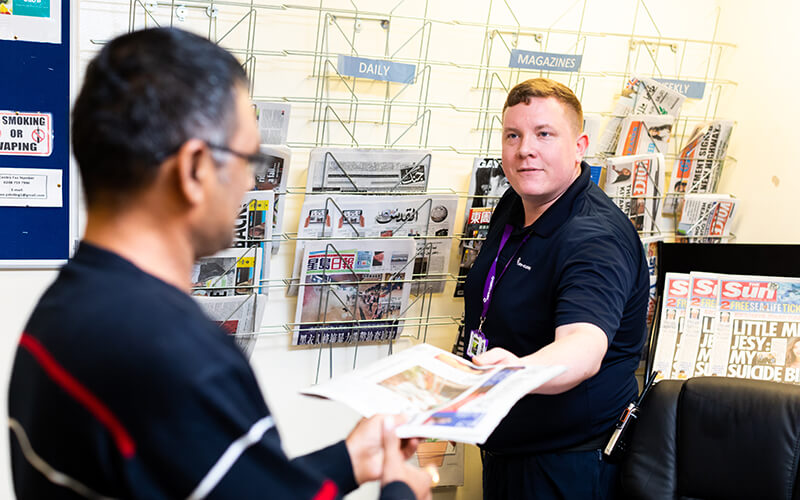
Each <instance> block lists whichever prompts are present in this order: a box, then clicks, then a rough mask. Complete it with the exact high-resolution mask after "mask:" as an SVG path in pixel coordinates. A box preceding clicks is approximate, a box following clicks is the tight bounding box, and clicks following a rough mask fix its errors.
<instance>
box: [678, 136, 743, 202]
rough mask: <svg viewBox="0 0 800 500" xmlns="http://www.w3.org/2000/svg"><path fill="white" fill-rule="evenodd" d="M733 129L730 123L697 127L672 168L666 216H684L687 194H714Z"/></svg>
mask: <svg viewBox="0 0 800 500" xmlns="http://www.w3.org/2000/svg"><path fill="white" fill-rule="evenodd" d="M732 130H733V122H732V121H729V120H718V121H713V122H708V123H703V124H700V125H698V126H697V127H695V129H694V131H693V132H692V134H691V135H690V136H689V139H688V140H687V141H686V144H685V145H684V146H683V147H682V148H681V150H680V152H679V153H678V159H677V160H676V161H675V166H674V167H672V175H671V176H670V181H669V184H668V188H669V189H668V191H669V193H670V194H669V195H668V196H667V198H666V202H665V206H664V213H665V214H680V213H681V205H682V202H683V194H684V193H686V194H698V193H713V192H715V191H716V190H717V184H718V182H719V177H720V174H721V173H722V164H723V162H724V160H725V155H726V153H727V150H728V142H729V141H730V137H731V131H732Z"/></svg>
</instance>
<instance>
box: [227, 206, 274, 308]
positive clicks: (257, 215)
mask: <svg viewBox="0 0 800 500" xmlns="http://www.w3.org/2000/svg"><path fill="white" fill-rule="evenodd" d="M274 200H275V197H274V192H273V191H250V192H248V193H247V194H245V197H244V200H242V205H241V208H240V210H239V217H238V218H237V219H236V225H235V226H234V228H233V243H231V246H232V247H234V248H253V247H257V248H260V249H261V255H262V258H265V259H266V261H264V262H262V265H261V274H260V276H259V283H257V284H262V283H266V282H267V280H269V256H270V254H271V252H272V206H273V203H274ZM257 291H258V293H265V294H267V293H269V288H268V287H267V286H264V287H262V288H259V289H257Z"/></svg>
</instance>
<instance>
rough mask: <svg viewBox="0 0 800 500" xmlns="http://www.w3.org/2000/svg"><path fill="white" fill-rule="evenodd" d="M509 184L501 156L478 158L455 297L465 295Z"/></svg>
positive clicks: (465, 221)
mask: <svg viewBox="0 0 800 500" xmlns="http://www.w3.org/2000/svg"><path fill="white" fill-rule="evenodd" d="M508 187H509V184H508V180H507V179H506V175H505V173H503V161H502V159H500V158H486V157H478V158H475V160H474V162H473V164H472V177H471V178H470V183H469V197H468V198H467V207H466V213H465V214H464V233H463V236H462V238H461V242H460V244H459V253H460V254H461V260H460V262H459V266H458V282H457V283H456V289H455V292H454V294H453V296H455V297H463V296H464V280H465V279H466V277H467V272H469V269H470V268H471V267H472V263H473V262H475V258H476V257H478V253H479V252H480V251H481V246H482V245H483V240H484V239H486V235H487V233H488V232H489V221H490V220H491V218H492V212H494V207H495V206H496V205H497V202H498V201H500V197H501V196H503V194H504V193H505V192H506V190H507V189H508Z"/></svg>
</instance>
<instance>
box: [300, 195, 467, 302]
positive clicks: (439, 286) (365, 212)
mask: <svg viewBox="0 0 800 500" xmlns="http://www.w3.org/2000/svg"><path fill="white" fill-rule="evenodd" d="M457 208H458V197H457V196H456V195H446V194H445V195H441V194H438V195H404V196H386V195H379V196H377V195H376V196H364V195H335V196H331V197H327V196H307V197H306V199H305V201H304V202H303V208H302V209H301V211H300V221H299V224H298V226H299V227H298V228H297V237H298V240H297V246H296V250H295V262H294V266H293V277H295V278H298V277H299V276H300V270H301V269H300V260H301V259H302V255H303V248H304V247H305V245H306V244H307V243H308V242H309V240H308V239H309V238H394V237H405V236H409V237H412V238H414V241H415V242H416V251H415V252H414V253H413V254H412V257H413V259H414V267H413V269H412V272H413V275H414V276H413V277H414V279H415V280H417V282H416V283H414V285H413V286H412V288H411V293H413V294H415V295H418V294H421V293H424V292H430V293H441V292H443V291H444V287H445V285H446V280H447V265H448V262H449V258H450V248H451V247H452V236H453V228H454V226H455V218H456V209H457ZM295 293H297V286H296V285H295V284H294V283H293V284H292V285H291V286H289V288H288V289H287V294H288V295H293V294H295Z"/></svg>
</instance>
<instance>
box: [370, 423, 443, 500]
mask: <svg viewBox="0 0 800 500" xmlns="http://www.w3.org/2000/svg"><path fill="white" fill-rule="evenodd" d="M394 428H395V424H394V419H393V418H392V417H391V416H388V417H386V418H385V420H384V428H383V449H384V455H383V477H382V478H381V486H385V485H387V484H389V483H391V482H394V481H402V482H404V483H406V484H407V485H408V486H409V487H410V488H411V491H413V492H414V495H415V496H416V498H417V499H418V500H430V499H431V485H432V479H431V474H429V473H428V472H427V471H426V470H423V469H418V468H417V467H414V466H411V465H409V464H407V463H406V460H407V459H408V457H407V456H406V454H405V453H404V452H403V447H402V446H401V445H400V439H399V438H398V437H397V434H396V433H395V431H394ZM415 448H416V446H415Z"/></svg>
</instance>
